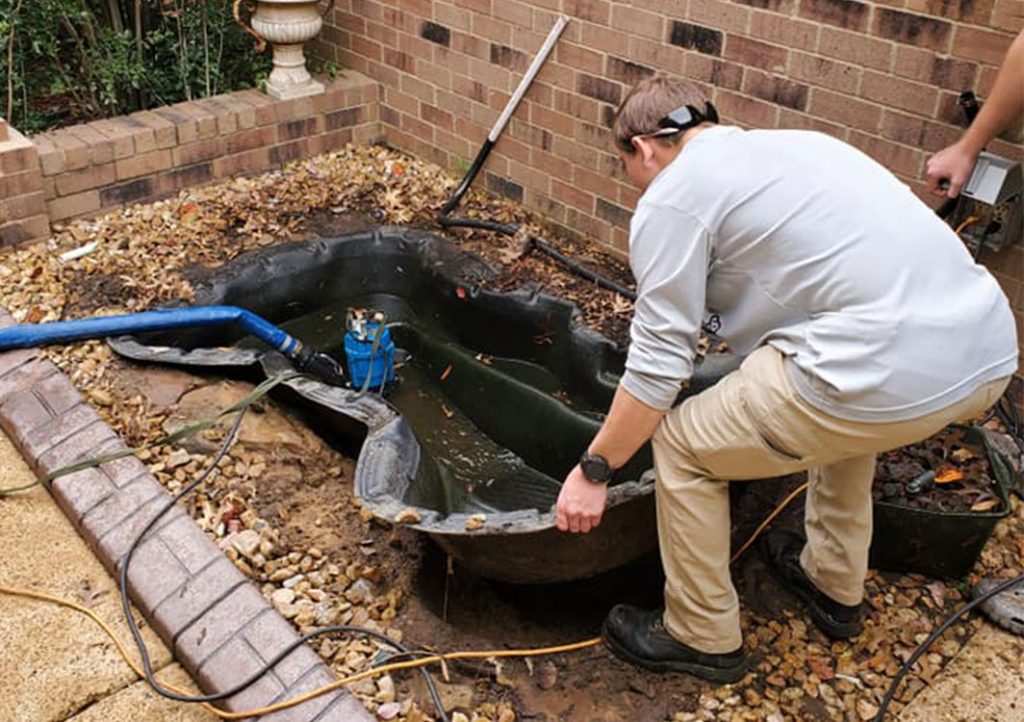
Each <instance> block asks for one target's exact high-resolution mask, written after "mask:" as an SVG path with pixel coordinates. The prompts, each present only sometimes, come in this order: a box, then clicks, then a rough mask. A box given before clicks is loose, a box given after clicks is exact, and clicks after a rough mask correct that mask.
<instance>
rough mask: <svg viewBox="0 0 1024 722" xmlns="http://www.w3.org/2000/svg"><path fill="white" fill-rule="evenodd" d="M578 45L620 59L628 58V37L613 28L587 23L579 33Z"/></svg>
mask: <svg viewBox="0 0 1024 722" xmlns="http://www.w3.org/2000/svg"><path fill="white" fill-rule="evenodd" d="M580 45H582V46H583V47H585V48H590V49H592V50H598V51H601V52H604V53H611V54H612V55H618V56H619V57H622V58H628V57H629V47H630V45H629V35H627V34H626V33H623V32H620V31H619V30H617V29H615V28H608V27H603V26H601V25H591V24H589V23H587V24H585V25H584V26H583V29H582V30H581V31H580Z"/></svg>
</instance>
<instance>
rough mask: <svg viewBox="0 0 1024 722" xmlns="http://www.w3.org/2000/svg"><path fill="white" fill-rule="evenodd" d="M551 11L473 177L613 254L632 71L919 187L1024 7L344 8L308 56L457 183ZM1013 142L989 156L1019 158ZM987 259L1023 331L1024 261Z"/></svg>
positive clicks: (389, 131)
mask: <svg viewBox="0 0 1024 722" xmlns="http://www.w3.org/2000/svg"><path fill="white" fill-rule="evenodd" d="M559 13H565V14H566V15H568V16H570V17H571V22H570V24H569V26H568V27H567V29H566V31H565V33H564V34H563V36H562V39H561V40H560V41H559V43H558V46H557V47H556V50H555V52H554V53H553V55H552V56H551V58H550V59H549V61H548V63H547V65H546V66H545V67H544V69H543V70H542V71H541V73H540V75H539V76H538V78H537V80H536V81H535V83H534V85H533V86H532V88H531V89H530V91H529V93H528V94H527V96H526V100H525V101H524V103H523V104H522V105H521V106H520V107H519V110H518V111H517V113H516V117H515V119H514V120H513V121H512V123H511V124H510V126H509V128H508V129H506V133H505V136H504V137H503V138H502V139H501V141H500V142H499V143H498V145H497V147H496V148H495V152H494V153H493V154H492V155H491V158H490V159H489V160H488V164H487V166H486V168H487V170H486V172H485V173H484V174H483V175H482V178H481V181H480V182H482V183H483V184H486V185H487V186H488V187H490V188H491V189H492V190H494V191H496V192H498V193H502V194H504V195H507V196H509V197H511V198H513V199H515V200H517V201H522V202H523V203H525V204H526V205H527V206H529V207H531V208H534V209H536V210H538V211H540V212H541V213H543V214H544V215H546V216H547V217H548V218H549V219H550V220H551V221H552V222H553V223H554V224H556V225H560V226H562V227H563V229H565V230H566V231H568V232H570V233H575V232H579V233H582V234H586V235H589V236H591V237H592V238H594V239H596V240H597V241H598V242H600V243H603V244H607V245H608V246H611V247H612V248H614V249H617V250H619V251H620V252H621V251H623V250H624V249H625V248H626V242H627V228H628V222H629V217H630V212H631V209H632V208H633V206H634V203H635V202H636V199H637V193H636V191H635V190H634V189H633V188H631V187H630V186H628V185H627V184H626V183H625V179H624V178H623V176H622V174H621V172H620V170H619V168H618V163H617V160H616V158H615V156H614V155H613V151H612V147H611V135H610V131H609V125H610V120H611V117H612V113H613V111H614V109H615V107H616V105H617V104H618V103H619V102H620V100H621V99H622V98H623V97H624V94H625V93H626V92H627V90H628V89H629V87H631V85H632V84H633V83H635V82H636V81H637V80H638V79H640V78H643V77H645V76H646V75H648V74H650V73H652V72H654V71H655V70H663V71H668V72H674V73H680V74H682V75H684V76H686V77H688V78H690V79H692V80H694V81H697V82H699V83H701V84H703V85H705V87H707V89H708V90H709V91H710V92H711V94H712V98H713V100H714V102H715V103H716V105H717V106H718V108H719V111H720V112H721V114H722V115H723V116H724V117H725V119H726V120H727V121H729V122H733V123H738V124H740V125H744V126H760V127H795V128H813V129H817V130H822V131H825V132H827V133H831V134H833V135H835V136H837V137H839V138H841V139H843V140H846V141H848V142H850V143H852V144H853V145H856V146H857V147H859V148H861V149H862V150H864V151H865V152H867V153H868V154H870V155H872V156H873V157H875V158H876V159H878V160H879V161H881V162H882V163H883V164H885V165H886V166H887V167H889V168H890V169H891V170H892V171H893V172H894V173H896V174H897V175H898V176H900V177H901V178H902V179H904V180H905V181H906V182H907V183H909V184H910V185H911V186H912V187H913V188H914V189H915V190H917V191H918V192H922V193H923V184H922V174H923V169H924V162H925V160H926V158H927V157H928V156H929V155H930V154H931V153H933V152H934V151H936V150H938V149H939V148H942V147H943V146H945V145H946V144H948V143H950V142H951V141H953V140H955V139H956V138H957V137H958V135H959V133H960V132H961V124H962V114H961V111H960V110H959V108H958V107H957V104H956V99H957V96H958V94H959V93H960V92H961V91H963V90H969V89H970V90H974V91H975V92H976V93H977V94H978V95H979V96H980V97H982V98H984V97H985V96H986V95H987V94H988V92H989V91H990V90H991V87H992V84H993V82H994V80H995V75H996V70H997V66H998V64H999V63H1000V62H1001V60H1002V57H1003V55H1004V53H1005V51H1006V49H1007V48H1008V47H1009V44H1010V42H1011V40H1012V38H1013V34H1014V33H1015V32H1017V31H1019V30H1020V29H1021V27H1022V14H1024V10H1022V3H1021V0H880V1H879V2H860V1H858V0H741V1H737V2H726V1H725V0H659V1H658V2H655V1H654V0H633V1H632V2H610V1H609V0H337V2H336V4H335V6H334V10H333V11H332V13H331V16H330V17H329V18H328V23H327V25H326V26H325V28H324V30H323V32H322V34H321V37H320V39H319V43H318V46H317V52H318V53H319V54H321V55H323V56H325V57H326V58H328V59H330V60H333V61H335V62H339V63H340V64H341V65H343V66H344V67H347V68H352V69H354V70H356V71H358V72H360V73H364V74H366V75H367V76H369V77H371V78H374V79H376V80H378V81H380V83H381V86H382V87H381V108H380V118H381V122H382V126H383V130H384V132H385V134H386V137H387V139H388V140H389V141H390V142H391V143H393V144H395V145H397V146H399V147H402V148H404V149H406V150H409V151H411V152H413V153H415V154H417V155H419V156H421V157H423V158H426V159H429V160H433V161H435V162H437V163H439V164H441V165H443V166H445V167H448V168H450V169H453V170H454V171H456V172H459V173H461V168H462V167H464V166H463V163H465V162H467V161H468V160H470V159H471V158H472V157H473V156H474V155H475V153H476V151H477V149H478V147H479V144H480V143H481V142H482V140H483V139H484V137H485V135H486V134H487V131H488V130H489V128H490V126H491V124H492V123H493V122H494V119H495V118H496V117H497V115H498V113H499V112H500V110H501V108H502V107H503V106H504V104H505V102H506V100H507V99H508V97H509V95H510V93H511V92H512V90H514V88H515V87H516V85H517V84H518V82H519V79H520V77H521V76H522V73H523V71H524V70H525V68H526V66H527V65H528V64H529V62H530V60H531V58H532V57H533V55H534V54H535V53H536V51H537V49H539V48H540V46H541V44H542V42H543V40H544V37H545V36H546V35H547V32H548V30H549V29H550V27H551V26H552V25H553V23H554V21H555V19H556V17H557V15H558V14H559ZM1019 138H1020V133H1019V131H1018V132H1017V134H1016V135H1015V136H1014V135H1013V134H1011V140H1006V139H1001V140H997V141H996V142H994V143H993V144H992V146H991V150H993V151H995V152H998V153H1001V154H1004V155H1008V156H1011V157H1018V158H1019V157H1021V155H1022V146H1021V144H1020V141H1019ZM928 200H929V202H932V203H933V204H934V201H933V200H932V199H931V198H930V197H929V198H928ZM988 259H989V260H988V261H987V262H988V263H989V265H990V267H991V268H992V269H993V271H994V272H995V273H996V275H997V277H998V278H999V280H1000V282H1001V283H1002V284H1003V286H1004V288H1005V289H1006V291H1007V293H1008V295H1009V296H1010V299H1011V303H1012V304H1013V306H1014V309H1015V311H1016V312H1017V315H1018V322H1020V319H1021V317H1022V316H1024V313H1022V310H1024V251H1022V249H1021V247H1020V245H1017V246H1016V247H1014V248H1012V249H1007V250H1004V251H1003V252H1002V253H1001V254H1000V255H999V256H994V255H989V256H988ZM1020 337H1021V338H1022V339H1024V328H1022V329H1021V333H1020Z"/></svg>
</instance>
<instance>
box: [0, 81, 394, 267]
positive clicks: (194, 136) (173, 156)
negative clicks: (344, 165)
mask: <svg viewBox="0 0 1024 722" xmlns="http://www.w3.org/2000/svg"><path fill="white" fill-rule="evenodd" d="M379 87H380V86H379V84H378V83H376V82H374V81H372V80H370V79H368V78H366V77H363V76H360V75H359V74H358V73H354V72H348V73H343V74H342V75H341V76H339V77H338V78H337V79H335V80H333V81H329V82H327V83H326V92H324V93H323V94H322V95H316V96H311V97H307V98H297V99H294V100H284V101H282V100H275V99H274V98H271V97H269V96H267V95H265V94H263V93H261V92H258V91H255V90H245V91H239V92H234V93H226V94H224V95H218V96H215V97H212V98H206V99H202V100H195V101H191V102H187V103H179V104H177V105H171V106H167V107H162V108H156V109H153V110H145V111H141V112H138V113H133V114H131V115H127V116H122V117H119V118H111V119H108V120H98V121H94V122H92V123H87V124H83V125H76V126H70V127H67V128H62V129H60V130H56V131H52V132H49V133H43V134H40V135H36V136H33V137H31V138H25V137H24V136H22V135H21V134H20V133H18V132H17V131H15V130H14V129H13V128H9V127H8V126H7V124H6V123H4V122H3V121H2V119H0V131H2V132H3V133H6V134H7V136H8V137H7V139H6V140H3V139H0V213H2V215H0V247H2V246H5V245H13V244H15V243H22V242H30V241H33V240H40V239H42V238H46V237H47V236H48V235H49V233H50V227H51V224H52V223H57V222H60V221H65V220H68V219H71V218H76V217H79V216H88V215H96V214H98V213H100V212H104V211H109V210H114V209H116V208H119V207H121V206H123V205H128V204H131V203H140V202H147V201H151V200H154V199H157V198H161V197H164V196H168V195H171V194H173V193H176V192H177V191H178V190H180V189H182V188H190V187H195V186H200V185H204V184H206V183H210V182H214V181H218V180H223V179H226V178H231V177H233V176H237V175H246V174H252V173H259V172H263V171H267V170H271V169H273V168H277V167H280V166H281V165H282V164H284V163H287V162H289V161H293V160H296V159H299V158H307V157H309V156H313V155H316V154H318V153H323V152H327V151H330V150H334V149H336V148H340V147H342V146H344V145H345V144H346V143H348V142H350V141H356V142H361V143H368V142H371V141H373V140H377V139H379V137H380V124H379V122H378V90H379Z"/></svg>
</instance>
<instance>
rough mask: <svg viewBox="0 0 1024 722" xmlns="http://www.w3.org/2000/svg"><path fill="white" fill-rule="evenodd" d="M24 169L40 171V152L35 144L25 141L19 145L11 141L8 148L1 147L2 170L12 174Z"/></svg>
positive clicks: (0, 162) (0, 168)
mask: <svg viewBox="0 0 1024 722" xmlns="http://www.w3.org/2000/svg"><path fill="white" fill-rule="evenodd" d="M23 171H33V172H40V166H39V153H38V151H36V147H35V145H33V144H31V143H25V144H24V145H21V146H20V147H18V146H14V144H13V143H11V144H10V145H9V146H8V148H6V149H0V172H2V173H6V174H10V173H21V172H23Z"/></svg>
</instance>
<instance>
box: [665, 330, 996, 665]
mask: <svg viewBox="0 0 1024 722" xmlns="http://www.w3.org/2000/svg"><path fill="white" fill-rule="evenodd" d="M784 363H785V362H784V359H783V356H782V354H781V353H780V352H778V351H777V350H775V349H774V348H771V347H769V346H765V347H762V348H759V349H758V350H756V351H755V352H754V353H752V354H751V355H750V356H749V357H748V358H747V359H746V360H745V361H744V362H743V365H742V366H741V367H740V368H739V369H738V370H736V371H734V372H733V373H731V374H729V375H728V376H726V377H725V378H723V379H722V380H721V381H719V382H718V384H716V385H715V386H713V387H711V388H710V389H708V390H706V391H704V392H703V393H700V394H698V395H697V396H693V397H691V398H689V399H687V400H686V401H684V402H683V403H682V404H681V405H680V406H678V407H677V408H675V409H673V410H671V411H670V412H669V413H668V415H667V416H666V417H665V419H664V420H663V421H662V423H661V425H660V426H659V427H658V430H657V431H656V432H655V434H654V437H653V439H652V444H653V448H654V468H655V474H656V477H657V484H656V487H655V489H656V499H657V506H658V537H659V541H660V544H661V557H662V563H663V565H664V568H665V577H666V582H665V626H666V627H667V628H668V630H669V631H670V632H671V633H672V635H673V636H674V637H675V638H676V639H678V640H679V641H681V642H683V643H684V644H687V645H689V646H691V647H694V648H695V649H698V650H701V651H704V652H709V653H722V652H730V651H732V650H734V649H737V648H738V647H739V646H740V645H741V644H742V641H743V638H742V636H741V634H740V615H739V602H738V600H737V597H736V590H735V589H734V588H733V585H732V579H731V578H730V575H729V541H730V530H729V491H728V482H727V481H725V480H730V479H732V480H739V479H757V478H766V477H772V476H781V475H784V474H791V473H794V472H798V471H802V470H804V469H806V470H808V482H809V486H808V490H807V511H806V517H805V521H804V526H805V529H806V533H807V545H806V546H805V547H804V551H803V555H802V557H801V563H802V564H803V568H804V570H805V571H806V572H807V575H808V576H809V577H810V579H811V580H812V581H813V582H814V584H815V586H816V587H818V589H820V590H821V591H823V592H825V593H826V594H827V595H828V596H830V597H831V598H833V599H835V600H836V601H838V602H840V603H843V604H851V605H852V604H858V603H860V601H861V600H862V598H863V595H864V577H865V575H866V574H867V562H868V547H869V545H870V543H871V514H872V512H871V482H872V479H873V477H874V469H875V454H876V453H878V452H880V451H885V450H888V449H892V448H895V447H897V446H904V445H906V444H910V443H913V442H916V441H919V440H921V439H923V438H926V437H928V436H930V435H932V434H933V433H935V432H937V431H939V430H940V429H942V428H943V427H944V426H946V425H947V424H950V423H953V422H956V421H962V420H965V419H968V418H971V417H973V416H976V415H978V414H980V413H982V412H983V411H985V410H986V409H987V408H988V407H990V406H991V405H992V404H994V403H995V402H996V401H997V400H998V399H999V397H1000V396H1001V395H1002V393H1003V391H1004V390H1005V389H1006V386H1007V384H1008V383H1009V378H1004V379H1000V380H997V381H993V382H990V383H988V384H985V385H984V386H982V387H981V388H979V389H978V390H977V391H976V392H975V393H974V394H973V395H971V396H970V397H968V398H967V399H964V400H963V401H960V402H958V403H956V404H953V405H952V406H950V407H948V408H945V409H943V410H941V411H938V412H935V413H933V414H930V415H928V416H925V417H922V418H919V419H912V420H910V421H901V422H896V423H882V424H867V423H862V422H854V421H846V420H844V419H839V418H836V417H834V416H830V415H829V414H826V413H824V412H822V411H820V410H818V409H817V408H815V407H813V406H811V405H810V404H809V403H807V402H806V401H804V400H803V398H802V397H801V396H800V395H799V394H798V393H797V392H796V391H795V389H794V388H793V384H792V382H791V381H790V379H789V375H788V373H787V371H786V369H785V365H784ZM766 511H767V510H766Z"/></svg>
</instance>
